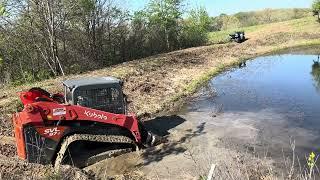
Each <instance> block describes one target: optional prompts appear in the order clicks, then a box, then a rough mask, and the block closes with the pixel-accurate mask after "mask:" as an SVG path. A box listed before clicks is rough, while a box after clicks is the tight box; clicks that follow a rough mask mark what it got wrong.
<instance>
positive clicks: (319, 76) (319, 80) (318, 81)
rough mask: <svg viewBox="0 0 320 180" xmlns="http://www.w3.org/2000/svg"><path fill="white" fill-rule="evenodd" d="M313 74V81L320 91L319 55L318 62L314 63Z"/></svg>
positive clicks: (319, 56)
mask: <svg viewBox="0 0 320 180" xmlns="http://www.w3.org/2000/svg"><path fill="white" fill-rule="evenodd" d="M311 74H312V76H313V80H314V81H315V83H314V85H315V87H316V88H317V90H319V91H320V55H318V60H316V61H315V60H314V61H313V65H312V72H311Z"/></svg>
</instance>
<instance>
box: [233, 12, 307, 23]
mask: <svg viewBox="0 0 320 180" xmlns="http://www.w3.org/2000/svg"><path fill="white" fill-rule="evenodd" d="M310 15H312V13H311V9H308V8H302V9H301V8H294V9H264V10H261V11H251V12H239V13H237V14H235V15H234V16H235V17H237V18H238V19H239V21H240V23H241V25H242V26H243V27H246V26H252V25H259V24H267V23H273V22H281V21H287V20H292V19H299V18H303V17H307V16H310Z"/></svg>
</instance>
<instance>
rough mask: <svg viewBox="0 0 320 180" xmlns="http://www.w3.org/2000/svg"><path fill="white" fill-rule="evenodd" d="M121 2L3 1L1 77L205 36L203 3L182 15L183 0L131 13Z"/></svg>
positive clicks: (66, 69)
mask: <svg viewBox="0 0 320 180" xmlns="http://www.w3.org/2000/svg"><path fill="white" fill-rule="evenodd" d="M121 3H122V1H121V0H5V1H2V3H1V7H0V13H1V18H0V40H1V43H0V82H1V83H2V84H4V83H10V82H14V83H15V84H19V83H24V82H30V81H36V80H41V79H46V78H50V77H54V76H60V75H64V74H72V73H81V72H84V71H89V70H93V69H98V68H101V67H106V66H110V65H112V64H117V63H122V62H125V61H130V60H133V59H137V58H142V57H146V56H150V55H154V54H158V53H162V52H168V51H173V50H177V49H181V48H186V47H191V46H197V45H201V44H202V43H204V42H205V41H206V33H207V31H208V26H209V20H210V18H209V15H208V13H207V12H206V10H205V9H204V8H197V9H194V10H191V11H189V13H188V14H187V15H186V16H185V15H184V13H183V12H184V7H183V2H182V0H150V1H149V3H148V4H147V5H146V7H145V8H144V9H143V10H140V11H136V12H133V13H131V12H130V11H129V10H128V9H126V8H124V7H123V6H122V5H121ZM183 15H184V18H183Z"/></svg>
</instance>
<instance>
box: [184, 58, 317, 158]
mask: <svg viewBox="0 0 320 180" xmlns="http://www.w3.org/2000/svg"><path fill="white" fill-rule="evenodd" d="M319 63H320V62H319V56H318V55H301V54H283V55H272V56H266V57H259V58H256V59H254V60H250V61H247V62H246V63H243V64H240V65H239V68H233V69H232V70H230V71H227V72H225V73H222V74H220V75H219V76H217V77H215V78H213V79H212V80H211V81H210V82H209V84H208V85H207V86H206V87H204V88H202V89H201V90H200V91H199V93H198V95H197V97H196V98H195V99H193V100H192V101H191V102H190V103H188V104H187V105H186V106H185V108H184V109H183V110H182V112H180V115H181V116H182V117H183V118H185V119H187V120H188V121H190V122H192V123H194V124H200V123H205V124H206V129H207V131H214V132H213V133H212V132H211V135H207V141H210V139H211V138H210V136H213V137H219V138H220V139H222V142H223V144H224V146H225V145H226V144H227V145H229V146H233V147H232V148H233V149H234V146H238V149H243V150H246V151H247V150H249V151H257V152H260V153H262V152H263V153H264V154H265V155H267V156H272V157H275V158H276V157H278V158H281V157H282V156H283V153H290V152H291V151H292V148H291V145H292V144H294V145H295V151H296V153H298V155H301V156H305V154H307V153H310V152H311V151H316V152H317V151H318V150H319V147H320V144H319V142H320V141H319V140H320V65H319Z"/></svg>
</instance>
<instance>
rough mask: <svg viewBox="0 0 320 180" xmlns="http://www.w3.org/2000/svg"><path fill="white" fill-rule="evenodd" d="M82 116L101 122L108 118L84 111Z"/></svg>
mask: <svg viewBox="0 0 320 180" xmlns="http://www.w3.org/2000/svg"><path fill="white" fill-rule="evenodd" d="M84 114H85V115H86V116H88V117H91V118H95V119H101V120H107V119H108V117H107V116H105V115H103V114H97V113H95V112H90V111H84Z"/></svg>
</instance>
